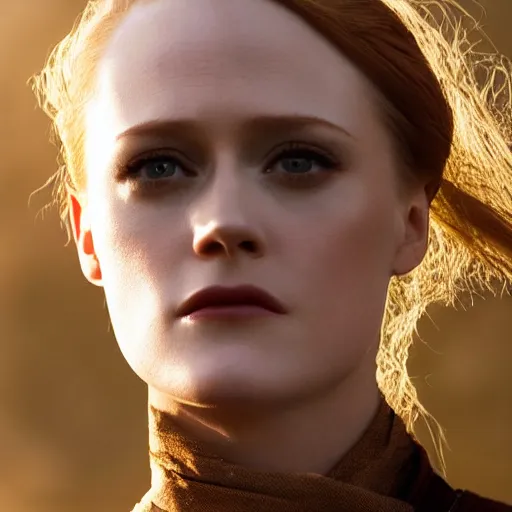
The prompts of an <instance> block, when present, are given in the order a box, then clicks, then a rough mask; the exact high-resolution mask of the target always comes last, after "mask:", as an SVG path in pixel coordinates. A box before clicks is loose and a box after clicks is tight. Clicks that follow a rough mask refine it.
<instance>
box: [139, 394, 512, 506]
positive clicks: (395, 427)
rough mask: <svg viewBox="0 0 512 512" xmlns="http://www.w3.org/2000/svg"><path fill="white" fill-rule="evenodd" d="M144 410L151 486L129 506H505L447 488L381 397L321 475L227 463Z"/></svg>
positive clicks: (159, 416) (169, 420)
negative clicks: (354, 438)
mask: <svg viewBox="0 0 512 512" xmlns="http://www.w3.org/2000/svg"><path fill="white" fill-rule="evenodd" d="M149 415H150V453H151V470H152V487H151V490H150V491H149V492H148V493H147V494H146V496H145V497H144V499H143V500H142V501H141V502H140V503H139V504H138V505H137V506H136V507H135V509H134V510H133V512H185V511H186V512H269V511H276V512H417V511H421V512H434V511H436V512H437V511H439V512H455V511H456V512H463V511H468V512H470V511H474V512H476V511H477V510H478V511H479V512H481V511H486V510H488V511H489V512H512V507H507V506H506V505H503V504H497V503H496V502H492V501H491V500H484V499H483V498H479V497H477V496H476V495H474V494H471V493H463V492H462V491H458V492H455V491H454V490H453V489H451V487H449V486H448V484H446V483H445V482H444V481H443V480H442V479H441V478H440V477H439V476H437V475H436V474H435V473H434V471H433V470H432V467H431V465H430V463H429V461H428V456H427V454H426V452H425V450H423V448H421V446H419V444H417V442H416V441H415V440H414V438H413V437H412V436H411V435H409V434H408V433H407V431H406V429H405V425H404V424H403V422H402V421H401V420H400V418H398V417H397V416H396V415H395V414H394V412H393V411H392V410H391V409H390V408H389V406H388V405H387V404H386V403H385V401H384V400H382V403H381V406H380V408H379V411H378V413H377V415H376V416H375V419H374V421H373V422H372V424H371V425H370V427H369V428H368V429H367V430H366V432H365V433H364V434H363V436H362V438H361V439H360V441H359V442H358V443H356V445H355V446H354V447H353V448H352V449H351V450H350V451H349V452H348V453H347V454H346V455H345V456H344V457H343V458H342V460H341V461H340V462H339V463H338V464H337V465H336V466H335V467H334V468H333V469H332V470H331V471H330V472H329V474H327V475H325V476H322V475H317V474H313V473H308V474H299V473H297V474H290V473H268V472H260V471H255V470H250V469H247V468H244V467H240V466H235V465H232V464H229V463H227V462H225V461H223V460H221V459H219V458H218V457H215V456H214V455H213V454H210V453H205V452H204V451H203V450H202V449H201V448H200V447H199V446H198V445H197V444H195V443H194V442H193V441H191V440H190V439H188V437H187V436H186V435H185V433H183V432H180V430H179V428H178V427H177V426H176V425H175V424H174V423H173V420H172V418H171V417H170V416H169V415H167V414H164V413H162V412H160V411H157V410H155V409H153V408H150V410H149ZM475 500H479V501H475ZM493 504H496V505H498V507H501V508H492V507H493Z"/></svg>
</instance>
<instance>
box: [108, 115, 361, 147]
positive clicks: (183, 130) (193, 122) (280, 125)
mask: <svg viewBox="0 0 512 512" xmlns="http://www.w3.org/2000/svg"><path fill="white" fill-rule="evenodd" d="M313 126H320V127H323V128H327V129H329V130H334V131H337V132H340V133H341V134H343V135H344V136H345V137H349V138H351V139H354V138H355V137H354V136H353V135H352V134H351V133H350V132H348V131H347V130H346V129H345V128H343V127H342V126H340V125H338V124H336V123H332V122H331V121H328V120H327V119H323V118H321V117H315V116H302V115H287V116H259V117H254V118H251V119H249V120H247V121H245V122H244V123H243V126H242V127H241V131H242V132H243V133H253V132H259V133H268V132H277V133H279V132H285V131H289V130H293V129H295V130H300V129H304V128H307V127H313ZM200 131H201V127H200V123H199V122H198V121H197V119H175V120H168V119H166V120H159V119H155V120H152V121H147V122H144V123H140V124H137V125H134V126H132V127H130V128H128V129H126V130H124V131H123V132H121V133H120V134H119V135H117V136H116V141H120V140H121V139H124V138H128V137H130V138H131V137H139V136H151V135H155V136H159V135H163V134H172V133H176V134H180V135H184V134H188V135H192V134H193V133H194V132H195V133H196V134H197V132H200Z"/></svg>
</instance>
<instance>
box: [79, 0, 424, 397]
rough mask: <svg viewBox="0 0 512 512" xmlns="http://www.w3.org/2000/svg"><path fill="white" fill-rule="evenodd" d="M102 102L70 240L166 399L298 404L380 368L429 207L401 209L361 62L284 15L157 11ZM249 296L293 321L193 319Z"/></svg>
mask: <svg viewBox="0 0 512 512" xmlns="http://www.w3.org/2000/svg"><path fill="white" fill-rule="evenodd" d="M96 85H97V88H96V94H95V97H94V100H93V101H92V102H91V103H90V104H89V105H88V107H87V112H86V114H87V126H86V143H85V149H86V172H87V179H88V183H87V188H86V190H85V191H84V192H85V194H84V196H83V198H78V199H77V198H74V199H73V215H72V219H73V226H74V229H75V236H76V239H77V245H78V249H79V254H80V259H81V264H82V269H83V271H84V273H85V275H86V277H87V278H88V279H89V280H90V281H91V282H93V283H95V284H97V285H100V286H102V287H104V290H105V294H106V299H107V303H108V308H109V312H110V315H111V320H112V325H113V328H114V332H115V334H116V337H117V339H118V342H119V345H120V347H121V350H122V352H123V354H124V356H125V357H126V359H127V361H128V363H129V364H130V365H131V367H132V368H133V369H134V371H135V372H136V373H137V374H138V375H139V376H140V377H141V378H142V379H143V380H144V381H146V382H147V383H148V384H149V386H150V387H151V388H154V389H156V390H159V391H160V392H164V393H166V394H169V395H170V396H171V397H173V398H175V399H177V400H179V401H188V402H193V403H199V404H211V403H220V402H222V401H230V400H239V399H240V400H243V401H247V400H248V399H251V398H253V399H257V400H263V401H268V402H274V403H275V402H277V401H283V400H290V401H293V400H297V399H299V398H300V397H304V396H306V395H308V394H315V393H316V394H318V393H323V392H326V391H327V390H329V389H331V388H334V387H335V386H337V385H338V384H340V383H341V382H342V381H343V379H345V378H347V376H348V375H349V374H350V373H351V372H353V371H355V369H356V368H358V367H359V366H360V365H361V362H362V361H363V358H364V356H365V354H368V353H371V354H374V351H375V350H376V348H377V345H378V340H379V331H380V326H381V319H382V314H383V309H384V303H385V298H386V292H387V286H388V282H389V279H390V277H391V276H392V274H393V273H404V272H407V271H409V270H411V269H412V268H413V267H414V266H415V265H417V264H418V263H419V262H420V260H421V258H422V256H423V251H424V248H425V238H426V224H427V221H426V218H427V213H426V212H427V210H428V205H427V204H426V199H425V198H424V194H423V193H421V194H419V195H416V196H413V195H412V193H410V194H404V193H403V190H402V192H400V190H401V188H400V187H399V186H398V181H399V180H398V172H397V165H396V161H395V158H394V155H393V151H392V141H391V138H390V136H389V134H388V133H387V130H386V128H385V126H384V124H383V123H382V122H381V121H380V117H379V111H378V108H379V105H378V101H377V100H376V97H377V95H376V94H375V92H374V90H373V89H372V87H371V85H370V84H369V83H368V82H367V81H366V80H365V78H364V77H363V76H362V75H361V74H360V73H359V72H358V70H357V69H356V68H355V67H354V66H353V65H352V64H351V63H350V62H349V61H347V60H345V59H344V58H343V56H342V55H340V53H339V52H338V51H337V50H336V49H335V48H334V47H332V46H331V45H330V44H329V43H328V42H326V41H325V40H324V39H323V38H322V37H321V36H320V35H318V34H317V33H316V32H314V31H313V29H311V28H310V27H309V26H308V25H307V24H306V23H305V22H304V21H302V20H301V19H300V18H298V17H296V15H294V14H293V13H291V12H289V11H287V10H286V9H284V8H283V7H282V6H280V5H278V4H276V3H274V2H270V1H263V0H241V1H237V2H233V1H232V0H216V1H215V2H214V3H212V2H210V1H209V0H194V2H187V1H178V0H176V1H172V2H169V1H168V0H165V1H164V0H157V1H155V2H151V3H142V4H140V5H136V6H135V7H134V8H133V9H132V10H131V11H130V12H129V14H128V15H127V16H126V17H125V19H124V20H123V21H122V23H121V25H120V26H119V27H118V28H117V30H116V31H115V33H114V35H113V37H112V39H111V40H110V42H109V44H108V46H107V48H106V51H105V53H104V55H103V57H102V59H101V61H100V64H99V66H98V69H97V82H96ZM418 212H419V213H418ZM239 285H252V286H256V287H259V288H261V289H263V290H265V291H266V292H268V293H269V294H271V295H273V296H274V297H275V298H276V299H278V301H279V302H280V303H281V304H282V305H283V306H284V309H285V312H284V313H281V314H276V313H270V312H269V311H266V312H265V311H263V310H261V309H245V310H243V309H242V308H240V309H236V308H235V309H233V310H229V311H228V310H224V316H216V315H215V314H213V313H212V310H209V311H210V315H208V314H203V315H196V316H192V317H180V316H179V315H177V309H178V308H179V306H180V304H181V303H183V301H185V300H186V299H187V298H189V297H190V296H191V295H192V294H194V293H195V292H198V291H200V290H202V289H205V288H208V287H212V286H223V287H236V286H239ZM204 311H206V310H203V313H204ZM230 311H231V312H230ZM242 313H245V314H242ZM372 359H373V357H370V358H369V363H368V364H374V363H373V360H372Z"/></svg>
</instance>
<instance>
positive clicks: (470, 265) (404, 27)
mask: <svg viewBox="0 0 512 512" xmlns="http://www.w3.org/2000/svg"><path fill="white" fill-rule="evenodd" d="M150 1H152V0H91V1H90V2H89V3H88V5H87V7H86V8H85V10H84V12H83V13H82V15H81V16H80V18H79V19H78V20H77V22H76V24H75V26H74V27H73V29H72V31H71V32H70V34H69V35H68V36H66V37H65V38H64V39H63V40H62V41H61V42H60V43H59V44H58V45H57V46H56V48H55V49H54V50H53V52H52V53H51V55H50V56H49V58H48V61H47V63H46V65H45V67H44V69H43V70H42V72H41V73H40V74H39V75H37V76H35V77H34V78H33V80H32V85H33V88H34V91H35V92H36V95H37V96H38V99H39V103H40V105H41V107H42V108H43V110H44V111H45V112H46V114H47V115H48V116H49V117H50V119H51V121H52V124H53V128H54V135H55V138H56V142H57V145H58V149H59V157H58V158H59V168H58V171H57V172H56V173H55V174H54V175H53V176H52V177H51V178H50V179H49V180H48V182H47V183H46V184H47V185H48V184H53V185H54V202H55V204H57V206H58V207H59V211H60V215H61V220H62V223H63V225H64V226H65V228H66V229H67V232H68V236H69V234H70V224H69V190H70V189H72V190H74V191H77V192H79V191H80V190H81V189H82V188H83V187H84V184H85V181H86V173H85V169H84V161H85V159H84V139H85V122H84V110H85V107H86V105H87V104H88V102H89V101H90V99H91V98H92V97H93V95H94V92H95V85H96V84H95V71H96V67H97V64H98V61H99V60H100V59H101V56H102V53H103V51H104V49H105V47H106V45H107V44H108V41H109V38H110V36H111V35H112V33H113V31H114V30H115V28H116V27H117V26H118V24H119V23H120V21H121V20H122V19H123V17H124V16H125V15H126V13H127V11H128V10H129V9H130V8H131V7H132V6H133V5H135V4H140V3H142V2H150ZM169 1H181V0H169ZM261 1H273V2H275V3H278V4H281V5H283V6H284V7H286V8H288V9H290V10H292V11H293V12H295V13H296V14H297V15H298V16H300V17H302V18H303V19H304V20H305V21H306V22H307V23H308V24H310V26H312V27H313V28H314V29H315V30H317V31H318V32H319V33H320V34H321V35H322V36H324V37H325V38H327V39H328V40H329V41H330V42H331V43H332V44H334V45H335V46H336V47H337V48H339V50H340V52H342V53H343V54H344V55H345V56H346V57H347V58H349V59H350V60H351V61H352V62H353V64H354V65H355V66H357V67H358V68H359V69H360V71H362V72H363V73H364V74H365V75H366V76H367V78H369V79H370V80H371V81H372V83H373V85H374V87H375V88H376V89H377V91H378V92H379V95H380V97H381V98H382V106H383V109H382V112H383V114H384V116H383V118H384V120H385V121H386V122H388V125H389V128H390V130H391V132H392V134H393V136H394V138H395V142H396V148H397V154H398V156H399V157H400V158H401V161H403V162H404V164H405V165H404V167H405V168H406V169H405V170H406V172H407V174H408V175H409V177H411V176H412V177H414V176H417V177H420V178H422V179H425V177H426V178H427V179H428V181H429V183H431V189H430V190H431V199H432V202H431V207H430V219H431V220H430V228H429V245H428V249H427V253H426V256H425V258H424V260H423V262H422V263H421V265H420V266H419V267H417V268H416V269H415V270H413V271H412V272H410V273H409V274H407V275H405V276H395V277H393V278H392V280H391V283H390V287H389V291H388V297H387V304H386V311H385V315H384V321H383V325H382V331H381V342H380V347H379V352H378V355H377V382H378V385H379V388H380V390H381V391H382V393H383V395H384V396H385V398H386V400H387V402H388V403H389V405H390V406H391V407H392V408H393V409H394V410H395V412H396V413H397V414H398V415H399V416H400V417H401V418H402V419H403V420H404V422H405V424H406V426H407V429H408V430H409V431H410V432H413V427H414V425H415V423H416V421H417V420H418V418H420V417H422V418H423V419H424V420H425V421H426V424H427V426H428V427H429V429H430V430H431V432H432V427H434V428H435V429H436V430H437V432H438V435H439V439H437V438H434V443H435V447H436V451H437V455H438V457H439V463H440V466H441V469H442V470H443V471H444V467H445V466H444V458H443V450H442V448H443V443H444V442H445V438H444V433H443V430H442V429H441V428H440V426H439V424H438V423H437V421H436V420H435V419H434V418H433V417H432V416H431V415H430V413H429V412H428V411H427V410H426V409H425V408H424V407H423V406H422V404H421V403H420V401H419V400H418V396H417V392H416V389H415V387H414V385H413V383H412V381H411V378H410V376H409V374H408V371H407V359H408V353H409V349H410V347H411V344H412V342H413V339H414V334H415V332H416V328H417V323H418V320H419V319H420V318H421V316H422V315H423V314H424V313H425V312H426V309H427V307H428V306H430V305H431V304H434V303H442V304H445V305H454V304H455V303H456V302H457V300H458V299H459V298H460V297H461V295H463V294H466V293H469V294H473V293H481V292H491V293H503V291H504V290H507V286H508V284H509V283H510V282H511V281H512V153H511V151H510V147H511V146H512V66H511V65H510V62H509V61H508V60H507V59H506V58H505V57H504V56H502V55H500V54H499V53H498V52H493V53H482V52H480V51H476V50H474V48H473V46H472V44H471V42H470V39H469V30H470V28H468V27H471V29H472V30H474V31H478V32H479V33H480V30H479V28H478V23H477V22H476V21H475V20H474V19H473V18H472V17H471V16H470V15H469V14H468V13H467V12H466V11H464V10H463V9H462V7H460V6H459V5H458V4H457V3H456V1H454V0H437V1H435V0H261ZM480 35H482V34H481V33H480ZM483 35H484V34H483ZM484 37H485V35H484Z"/></svg>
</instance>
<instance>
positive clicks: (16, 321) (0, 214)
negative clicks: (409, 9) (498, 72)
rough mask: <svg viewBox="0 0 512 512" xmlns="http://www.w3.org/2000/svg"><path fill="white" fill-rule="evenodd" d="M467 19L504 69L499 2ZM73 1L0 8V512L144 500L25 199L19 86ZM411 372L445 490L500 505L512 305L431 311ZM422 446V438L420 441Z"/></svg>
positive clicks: (106, 367)
mask: <svg viewBox="0 0 512 512" xmlns="http://www.w3.org/2000/svg"><path fill="white" fill-rule="evenodd" d="M481 3H482V5H483V6H484V8H485V11H486V12H485V13H484V12H483V11H482V10H475V9H474V4H473V2H472V1H470V0H468V1H466V2H463V4H464V5H466V6H468V7H469V8H471V9H472V11H473V12H475V13H476V14H477V16H478V17H479V18H480V19H481V21H482V23H483V25H484V27H485V28H486V30H487V32H488V33H489V34H490V35H491V37H492V39H493V40H494V43H495V44H496V46H497V47H498V49H499V50H500V51H501V52H503V53H505V54H507V55H508V56H511V57H512V37H511V34H510V26H511V22H512V0H484V1H482V2H481ZM84 5H85V1H84V0H16V1H12V0H8V1H4V2H2V7H1V9H0V114H1V116H2V118H1V122H0V134H1V136H0V155H1V156H2V170H1V172H0V233H1V241H2V245H1V250H0V265H1V268H2V269H3V271H2V272H1V273H0V304H1V307H0V503H1V505H0V509H1V510H2V511H3V510H5V511H7V510H8V511H9V512H46V511H48V512H50V511H51V512H61V511H62V512H64V511H66V512H82V511H83V512H85V511H90V510H95V511H96V510H97V511H109V512H127V511H128V510H131V509H132V507H133V505H134V504H135V503H136V502H137V501H138V500H139V498H141V497H142V495H143V494H144V493H145V491H146V490H147V488H148V486H149V469H148V457H147V430H146V421H147V414H146V389H145V386H144V384H143V383H142V382H141V381H139V379H138V378H137V377H136V376H135V375H134V374H132V372H131V370H130V369H129V368H128V366H127V364H126V363H125V362H124V359H123V357H122V355H121V353H120V352H119V350H118V348H117V345H116V342H115V340H114V338H113V335H112V332H111V331H110V329H109V322H108V317H107V312H106V309H105V305H104V300H103V296H102V293H101V290H99V289H96V288H94V287H93V286H91V285H88V284H87V283H86V282H85V280H84V279H83V277H82V275H81V273H80V270H79V266H78V261H77V257H76V254H75V250H74V247H73V246H71V245H70V246H68V247H65V241H66V238H65V235H64V233H63V232H62V231H61V230H60V228H59V222H58V217H57V213H56V212H55V211H50V212H48V213H47V214H45V215H44V216H41V215H38V211H39V210H40V208H41V207H42V206H44V204H45V203H46V202H47V201H49V199H50V195H49V191H45V192H43V193H41V194H40V195H38V196H36V197H35V199H34V200H33V201H32V202H31V205H30V206H29V205H28V197H29V195H30V193H31V192H32V191H34V190H35V189H36V188H38V187H40V186H41V185H42V184H43V183H44V182H45V181H46V179H47V178H48V177H49V176H50V175H51V174H52V173H53V172H54V171H55V156H56V155H55V150H54V148H53V147H52V146H51V145H50V144H49V142H48V134H49V125H48V122H47V120H46V118H45V117H44V116H43V114H42V113H41V112H39V111H38V110H37V109H36V102H35V99H34V97H33V96H32V93H31V91H30V88H29V87H28V86H27V85H26V82H27V80H28V78H29V77H30V76H31V75H32V74H33V73H35V72H37V71H38V70H39V69H40V68H41V67H42V65H43V62H44V59H45V57H46V56H47V54H48V51H49V49H50V47H51V46H52V45H54V44H56V43H57V42H58V40H60V39H61V38H62V37H63V36H64V35H65V34H66V33H67V32H68V31H69V29H70V28H71V24H72V22H73V21H74V19H75V17H76V16H77V15H78V13H79V12H80V10H81V9H82V8H83V7H84ZM430 316H431V318H430V319H426V320H425V321H424V322H423V323H422V325H421V329H420V334H421V338H422V341H418V343H417V344H416V346H415V348H414V350H413V354H412V356H411V363H410V369H411V373H412V374H413V375H414V377H415V382H416V384H417V386H418V389H419V392H420V398H422V400H423V402H424V404H425V405H426V407H427V409H429V410H430V411H431V412H432V413H433V414H434V416H435V417H436V418H437V419H438V420H439V421H440V423H441V424H442V425H443V426H444V427H445V428H446V433H447V439H448V442H449V444H450V448H451V451H448V452H447V454H446V456H447V464H448V480H449V481H450V482H451V483H452V484H453V485H455V486H460V487H465V488H469V489H471V490H474V491H476V492H478V493H481V494H483V495H486V496H489V497H493V498H495V499H500V500H503V501H507V502H509V503H512V372H511V371H510V370H511V366H512V335H511V326H512V300H511V299H510V298H503V299H488V300H485V301H484V300H478V301H476V302H475V305H474V307H472V308H470V309H468V310H466V311H463V310H461V311H452V310H445V309H433V310H432V311H431V315H430ZM421 436H422V440H424V441H425V443H426V444H427V446H429V447H430V446H431V445H430V444H429V443H428V434H427V433H425V432H423V433H422V434H421Z"/></svg>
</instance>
